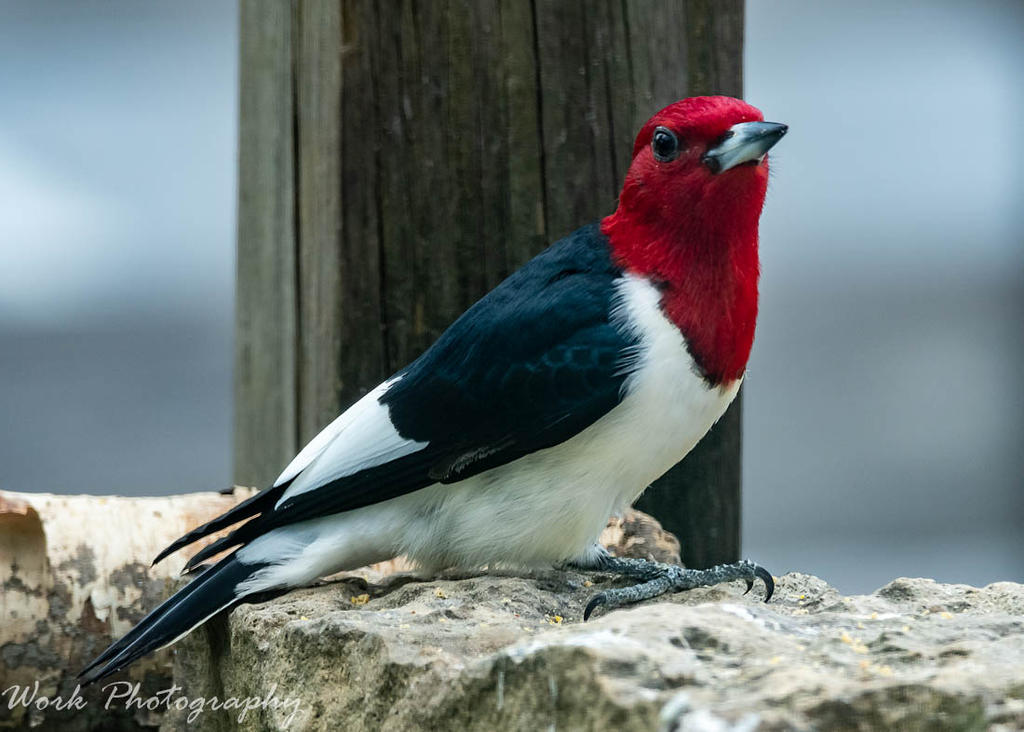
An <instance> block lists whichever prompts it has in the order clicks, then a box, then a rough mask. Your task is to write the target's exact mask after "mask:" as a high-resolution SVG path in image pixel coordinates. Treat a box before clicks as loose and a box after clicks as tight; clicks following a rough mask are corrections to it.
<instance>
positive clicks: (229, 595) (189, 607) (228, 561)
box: [78, 554, 264, 685]
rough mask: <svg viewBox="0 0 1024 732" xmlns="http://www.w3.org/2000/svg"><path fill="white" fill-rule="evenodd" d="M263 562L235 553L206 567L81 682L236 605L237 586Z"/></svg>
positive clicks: (100, 658)
mask: <svg viewBox="0 0 1024 732" xmlns="http://www.w3.org/2000/svg"><path fill="white" fill-rule="evenodd" d="M262 566H264V565H260V564H243V563H242V562H240V561H238V560H237V559H235V556H234V554H232V555H230V556H227V557H225V558H224V559H222V560H220V561H219V562H217V564H215V565H213V566H212V567H210V568H208V569H206V570H205V571H204V572H203V573H202V574H201V575H199V576H198V577H196V578H195V579H194V580H193V581H192V582H190V583H189V584H187V585H186V586H185V587H182V588H181V589H180V590H178V592H176V593H175V594H174V595H172V596H171V597H170V598H168V599H167V600H165V601H164V602H163V603H162V604H161V605H159V606H158V607H157V608H155V609H154V610H153V611H152V612H150V613H149V615H147V616H146V617H144V618H143V619H142V620H141V621H140V622H139V624H138V625H136V626H135V627H134V628H132V629H131V630H130V631H128V632H127V633H126V634H125V635H124V636H123V637H122V638H120V639H118V640H117V641H115V642H114V643H112V644H111V645H110V647H109V648H107V649H106V650H105V651H104V652H103V653H101V654H100V655H99V656H97V657H96V659H95V660H93V661H92V663H90V664H89V665H88V666H86V667H85V668H84V669H82V671H81V672H80V673H79V674H78V677H79V679H80V681H81V683H82V684H83V685H87V684H91V683H93V682H94V681H98V680H99V679H102V678H103V677H105V676H109V675H110V674H112V673H115V672H117V671H119V670H121V669H122V668H124V667H125V666H127V665H128V664H130V663H132V662H133V661H135V660H137V659H139V658H141V657H142V656H145V655H146V654H148V653H151V652H152V651H155V650H157V649H158V648H162V647H163V646H166V645H168V644H169V643H172V642H174V641H175V640H177V639H178V638H180V637H181V636H183V635H185V634H186V633H188V632H189V631H190V630H192V629H193V628H195V627H196V626H198V625H201V624H202V623H203V622H205V621H206V620H207V619H208V618H209V617H211V616H212V615H215V614H216V613H217V612H219V611H220V610H223V609H224V608H227V607H230V606H233V605H234V604H236V603H237V602H238V600H239V599H240V598H238V597H237V596H236V594H235V588H236V587H238V585H239V583H241V582H242V581H243V580H245V579H247V578H248V577H250V576H251V575H252V574H253V573H254V572H255V571H256V570H258V569H260V568H261V567H262Z"/></svg>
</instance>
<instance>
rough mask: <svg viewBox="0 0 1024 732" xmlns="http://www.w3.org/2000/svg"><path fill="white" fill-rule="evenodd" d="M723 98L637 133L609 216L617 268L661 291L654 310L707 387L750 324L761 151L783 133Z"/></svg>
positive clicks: (740, 360) (724, 379)
mask: <svg viewBox="0 0 1024 732" xmlns="http://www.w3.org/2000/svg"><path fill="white" fill-rule="evenodd" d="M763 120H764V117H763V116H762V115H761V112H760V111H759V110H758V109H756V108H755V107H752V106H750V105H749V104H747V103H746V102H743V101H742V100H739V99H733V98H732V97H692V98H690V99H684V100H682V101H679V102H676V103H675V104H671V105H669V106H668V107H665V108H664V109H663V110H661V111H660V112H658V113H657V114H656V115H654V116H653V117H652V118H651V119H650V120H648V122H647V124H645V125H644V126H643V128H642V129H641V130H640V133H639V134H638V135H637V137H636V143H635V144H634V146H633V162H632V163H631V164H630V166H629V172H628V173H627V174H626V180H625V182H624V183H623V186H622V193H621V194H620V195H619V206H618V209H617V210H616V211H615V213H613V214H612V215H611V216H608V217H607V218H606V219H605V220H604V221H603V222H602V226H601V229H602V231H603V232H604V233H605V234H606V235H607V236H608V237H609V240H610V241H611V244H612V250H613V252H614V255H615V257H616V259H617V260H618V262H619V264H620V265H621V266H622V267H623V268H624V269H625V270H626V271H628V272H633V273H635V274H639V275H643V276H645V277H648V278H649V279H652V280H654V281H656V282H657V283H658V285H659V286H660V287H662V288H663V296H662V308H663V310H664V311H665V313H666V314H667V315H668V317H669V318H670V319H671V320H672V321H673V322H674V323H675V324H676V325H677V326H678V327H679V329H680V330H681V331H682V333H683V335H684V336H685V338H686V340H687V345H688V347H689V349H690V351H691V353H692V354H693V356H694V358H695V359H696V361H697V363H698V365H699V366H700V368H701V369H702V370H703V372H704V374H705V376H706V377H707V378H708V380H709V381H711V382H713V383H716V384H722V383H728V382H730V381H732V380H734V379H736V378H738V377H740V376H742V374H743V371H744V369H745V368H746V363H747V358H748V357H749V355H750V348H751V346H752V344H753V340H754V324H755V321H756V318H757V278H758V267H759V265H758V256H757V225H758V219H759V218H760V215H761V208H762V206H763V205H764V197H765V191H766V190H767V187H768V160H767V152H768V150H769V148H771V147H772V145H774V144H775V143H776V142H778V140H779V139H780V138H781V137H782V136H783V135H784V134H785V133H786V126H785V125H780V124H775V123H771V122H764V121H763Z"/></svg>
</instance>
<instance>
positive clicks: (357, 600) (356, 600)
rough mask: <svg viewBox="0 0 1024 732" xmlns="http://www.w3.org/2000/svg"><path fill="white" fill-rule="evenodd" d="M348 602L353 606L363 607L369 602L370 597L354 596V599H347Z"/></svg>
mask: <svg viewBox="0 0 1024 732" xmlns="http://www.w3.org/2000/svg"><path fill="white" fill-rule="evenodd" d="M348 601H349V602H351V603H352V604H353V605H365V604H366V603H368V602H369V601H370V596H369V595H367V594H365V593H364V594H362V595H356V596H355V597H350V598H348Z"/></svg>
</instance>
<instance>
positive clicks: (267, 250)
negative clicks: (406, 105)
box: [234, 0, 300, 485]
mask: <svg viewBox="0 0 1024 732" xmlns="http://www.w3.org/2000/svg"><path fill="white" fill-rule="evenodd" d="M239 42H240V53H241V59H242V63H241V65H240V79H239V83H240V95H239V105H240V106H239V135H238V140H239V142H238V145H239V151H238V259H237V274H238V279H237V283H238V284H237V287H238V290H237V296H236V297H237V311H236V319H237V321H236V331H235V437H234V439H235V476H236V477H237V478H238V479H239V480H242V481H244V483H245V484H248V485H253V484H255V485H260V484H266V483H267V481H269V480H273V479H274V477H276V475H277V473H278V472H280V470H281V468H282V467H283V465H284V464H285V462H286V461H287V460H288V459H289V458H290V457H291V456H292V455H294V454H295V450H296V448H297V447H298V445H297V441H296V432H297V429H296V425H297V415H298V412H297V410H298V404H297V400H296V393H297V390H296V383H297V382H296V376H297V374H296V350H297V347H298V344H299V342H300V340H299V331H298V323H297V321H298V313H297V311H296V303H297V299H296V298H297V295H296V288H297V285H298V280H297V268H296V256H295V255H296V238H295V229H296V212H295V201H294V190H295V186H294V176H295V160H294V150H293V144H294V138H293V134H292V133H293V127H294V121H293V118H292V116H293V98H292V95H293V85H292V52H293V49H292V15H291V8H290V7H289V6H288V5H287V4H284V3H277V2H260V1H258V0H242V3H241V34H240V39H239Z"/></svg>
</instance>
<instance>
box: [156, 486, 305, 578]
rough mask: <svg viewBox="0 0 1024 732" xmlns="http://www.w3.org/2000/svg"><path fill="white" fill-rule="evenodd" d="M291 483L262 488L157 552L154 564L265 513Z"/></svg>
mask: <svg viewBox="0 0 1024 732" xmlns="http://www.w3.org/2000/svg"><path fill="white" fill-rule="evenodd" d="M290 483H291V481H287V482H285V483H282V484H281V485H279V486H274V487H273V488H267V489H266V490H262V491H260V492H259V493H257V494H256V495H254V496H250V497H249V498H247V499H245V500H244V501H242V502H241V503H239V504H238V505H237V506H235V507H234V508H232V509H230V510H229V511H225V512H224V513H222V514H221V515H220V516H218V517H217V518H215V519H213V520H211V521H207V522H206V523H205V524H203V525H202V526H197V527H196V528H194V529H192V530H191V531H190V532H188V533H187V534H185V535H184V536H182V537H181V538H179V539H177V540H175V541H174V542H172V543H171V545H170V546H168V547H167V548H166V549H164V550H163V551H162V552H160V553H159V554H157V555H156V559H154V560H153V564H156V563H157V562H159V561H160V560H162V559H164V558H165V557H167V556H168V555H170V554H173V553H174V552H176V551H178V550H179V549H181V548H182V547H184V546H188V545H189V544H191V543H192V542H194V541H199V540H200V539H202V538H203V537H204V536H209V535H210V534H212V533H214V532H215V531H220V530H221V529H226V528H227V527H229V526H231V525H232V524H237V523H238V522H239V521H242V520H244V519H247V518H249V517H250V516H255V515H256V514H258V513H263V512H264V511H267V510H269V509H271V508H273V507H274V504H275V503H277V501H278V499H279V498H280V497H281V496H282V494H284V491H285V489H286V488H287V487H288V485H289V484H290ZM207 556H209V555H207Z"/></svg>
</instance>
